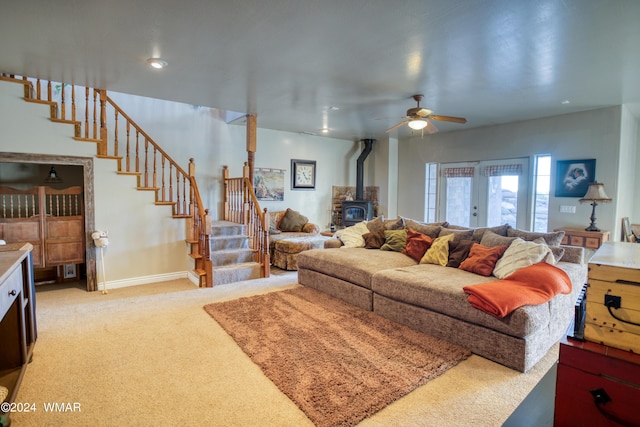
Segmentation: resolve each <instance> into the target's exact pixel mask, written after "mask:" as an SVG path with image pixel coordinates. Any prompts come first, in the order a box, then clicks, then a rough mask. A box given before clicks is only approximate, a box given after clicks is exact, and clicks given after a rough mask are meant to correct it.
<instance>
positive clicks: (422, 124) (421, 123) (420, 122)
mask: <svg viewBox="0 0 640 427" xmlns="http://www.w3.org/2000/svg"><path fill="white" fill-rule="evenodd" d="M408 124H409V127H410V128H411V129H413V130H420V129H424V128H426V127H427V124H428V123H427V121H426V120H424V119H415V120H411V121H410V122H409V123H408Z"/></svg>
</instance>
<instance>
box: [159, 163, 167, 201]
mask: <svg viewBox="0 0 640 427" xmlns="http://www.w3.org/2000/svg"><path fill="white" fill-rule="evenodd" d="M165 159H166V157H165V156H162V162H161V163H162V164H161V168H162V173H161V175H160V176H161V177H162V188H161V191H160V201H162V202H164V201H166V200H167V199H165V191H166V189H165V185H164V174H165V172H164V162H165Z"/></svg>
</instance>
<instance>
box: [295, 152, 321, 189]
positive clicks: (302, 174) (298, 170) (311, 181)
mask: <svg viewBox="0 0 640 427" xmlns="http://www.w3.org/2000/svg"><path fill="white" fill-rule="evenodd" d="M291 189H292V190H315V189H316V161H315V160H297V159H291Z"/></svg>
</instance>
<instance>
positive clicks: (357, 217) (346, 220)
mask: <svg viewBox="0 0 640 427" xmlns="http://www.w3.org/2000/svg"><path fill="white" fill-rule="evenodd" d="M362 141H363V142H364V148H363V150H362V153H360V156H359V157H358V162H357V164H356V200H345V201H344V202H342V225H344V226H345V227H349V226H351V225H355V224H357V223H359V222H362V221H369V220H371V219H373V202H372V201H370V200H363V198H364V196H363V193H364V170H363V165H364V160H365V159H366V158H367V156H368V155H369V153H371V149H372V148H373V142H374V141H375V139H363V140H362Z"/></svg>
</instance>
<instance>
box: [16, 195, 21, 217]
mask: <svg viewBox="0 0 640 427" xmlns="http://www.w3.org/2000/svg"><path fill="white" fill-rule="evenodd" d="M17 196H18V218H22V204H21V203H20V200H21V199H22V198H21V197H20V194H18V195H17Z"/></svg>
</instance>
